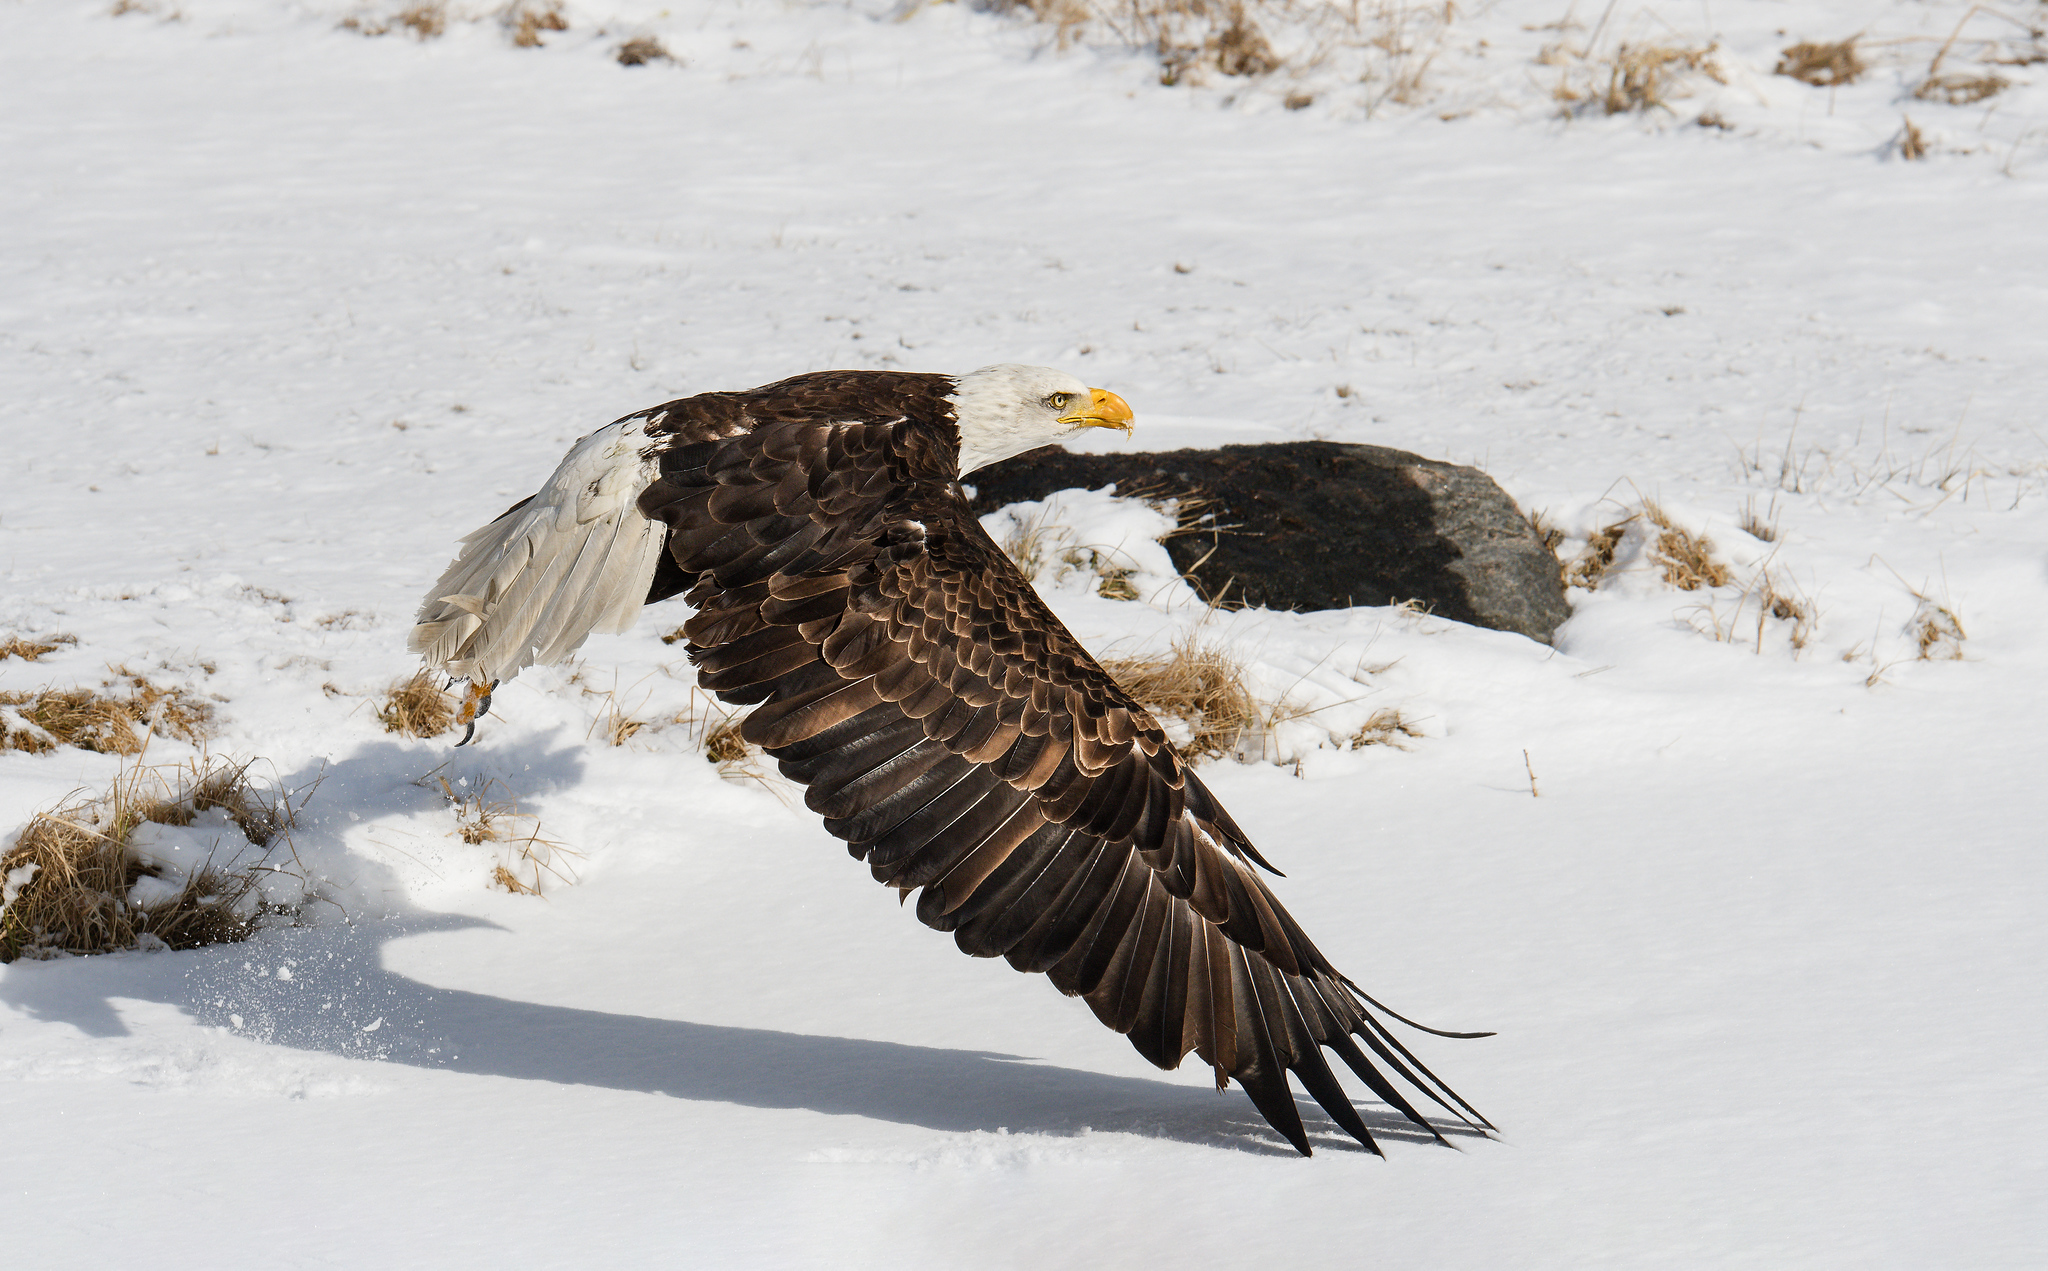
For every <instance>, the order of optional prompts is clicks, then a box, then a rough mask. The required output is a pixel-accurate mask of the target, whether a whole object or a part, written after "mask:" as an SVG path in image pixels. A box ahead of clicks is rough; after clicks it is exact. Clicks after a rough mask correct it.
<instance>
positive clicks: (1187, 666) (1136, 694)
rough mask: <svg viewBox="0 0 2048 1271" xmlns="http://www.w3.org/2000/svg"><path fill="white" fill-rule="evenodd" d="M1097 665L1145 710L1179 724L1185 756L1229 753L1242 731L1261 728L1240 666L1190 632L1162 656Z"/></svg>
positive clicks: (1194, 756) (1260, 721) (1106, 662)
mask: <svg viewBox="0 0 2048 1271" xmlns="http://www.w3.org/2000/svg"><path fill="white" fill-rule="evenodd" d="M1102 669H1103V670H1105V671H1108V672H1109V674H1110V678H1112V679H1114V680H1115V681H1116V682H1117V683H1118V684H1120V685H1122V686H1123V690H1124V691H1125V692H1126V693H1129V694H1130V695H1131V696H1132V697H1133V698H1135V699H1137V701H1138V703H1139V704H1140V705H1142V706H1144V707H1145V708H1146V709H1147V710H1150V711H1151V712H1153V713H1154V714H1155V715H1162V716H1166V717H1168V718H1171V719H1175V720H1178V721H1180V723H1181V724H1182V725H1183V726H1185V728H1186V729H1187V733H1188V740H1187V741H1186V742H1185V743H1183V744H1181V745H1180V746H1179V750H1180V753H1181V755H1182V756H1183V757H1184V758H1186V759H1188V760H1190V761H1194V760H1199V759H1217V758H1222V757H1223V756H1226V755H1230V754H1234V753H1235V752H1236V750H1237V746H1238V742H1239V740H1240V739H1242V738H1243V737H1244V735H1245V733H1246V732H1247V731H1252V730H1257V729H1260V728H1263V727H1264V720H1263V719H1262V717H1261V716H1260V714H1259V706H1258V703H1257V701H1256V700H1254V699H1253V697H1252V694H1251V690H1250V689H1249V688H1247V687H1246V686H1245V677H1244V667H1243V666H1242V665H1241V664H1240V663H1238V662H1237V661H1236V660H1235V659H1234V658H1232V657H1230V656H1229V655H1228V654H1226V653H1224V652H1222V651H1221V650H1219V649H1215V648H1211V647H1209V646H1206V645H1202V644H1200V643H1198V642H1197V641H1196V640H1195V638H1194V637H1193V636H1192V635H1186V636H1182V637H1180V638H1178V639H1176V640H1175V641H1174V643H1173V647H1172V649H1171V651H1170V652H1169V653H1168V654H1167V655H1166V656H1165V657H1156V658H1112V659H1108V660H1106V661H1104V662H1103V664H1102Z"/></svg>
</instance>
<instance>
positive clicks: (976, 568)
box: [640, 375, 1490, 1153]
mask: <svg viewBox="0 0 2048 1271" xmlns="http://www.w3.org/2000/svg"><path fill="white" fill-rule="evenodd" d="M897 380H900V381H902V383H901V384H900V385H895V388H897V389H900V392H899V391H893V390H892V391H891V392H886V393H882V394H881V395H880V397H879V399H877V397H876V393H875V385H876V384H877V379H876V378H875V377H873V376H867V377H862V378H860V379H858V380H854V379H850V378H849V379H847V380H845V381H841V383H842V384H843V385H844V386H851V385H854V384H860V385H862V386H864V390H865V393H866V395H865V396H864V397H862V398H861V399H860V400H856V401H840V400H838V398H836V397H835V396H834V392H835V388H834V385H833V383H832V380H831V377H830V376H829V375H821V376H807V377H800V378H799V379H798V380H795V381H786V382H785V384H784V385H776V386H770V389H768V390H757V394H758V395H759V397H758V402H759V403H760V404H750V403H748V402H745V401H741V400H740V397H741V395H732V397H733V400H732V401H728V402H716V403H709V404H708V405H704V404H702V403H705V399H703V398H696V399H690V400H689V401H688V402H684V403H674V404H672V408H671V409H672V411H673V417H672V418H662V417H661V416H659V415H658V414H656V413H655V412H650V415H651V416H654V418H655V424H656V425H657V426H658V427H660V428H665V429H667V431H668V432H669V434H670V435H671V437H672V443H671V444H670V445H669V446H668V448H667V449H666V450H665V451H664V452H662V453H661V454H660V456H659V462H660V469H661V476H660V477H659V479H658V480H657V481H655V483H654V484H653V485H652V486H651V487H650V488H649V489H648V490H647V491H646V492H645V494H643V495H642V496H641V500H640V507H641V509H642V510H643V511H644V512H645V513H646V515H648V516H649V517H651V518H653V519H656V520H660V521H665V522H667V524H668V525H669V527H670V532H669V539H668V550H669V554H670V557H671V558H672V560H673V562H674V565H675V567H676V573H674V574H669V575H665V577H668V578H669V579H670V584H669V585H670V587H671V588H673V586H674V585H675V584H678V583H681V582H683V581H684V580H694V585H692V586H691V587H690V591H689V595H688V599H689V601H690V603H691V604H692V605H694V606H695V607H696V610H697V612H696V613H695V614H694V615H693V616H692V617H691V618H690V620H689V621H688V622H687V623H686V624H685V626H684V632H685V634H686V636H687V638H688V640H689V648H690V656H691V658H692V660H693V661H695V662H696V664H697V667H698V676H699V679H700V682H701V683H703V685H704V686H705V687H706V688H708V689H710V690H712V691H713V692H715V693H717V694H718V695H719V697H721V698H722V699H724V700H725V701H727V702H730V703H734V704H737V705H746V706H752V707H753V708H754V709H753V711H752V713H751V714H749V715H748V716H747V718H746V721H745V723H744V724H743V725H742V729H741V731H742V735H743V736H745V737H746V739H747V740H748V741H750V742H753V743H755V744H757V745H759V746H761V747H762V748H763V749H764V750H766V751H767V752H768V753H769V754H771V755H773V756H775V757H776V759H777V760H778V761H779V763H780V766H781V769H782V772H783V774H784V775H785V776H787V777H789V778H790V779H791V780H793V781H797V782H800V783H802V784H803V785H804V786H805V787H806V791H805V802H806V803H807V804H808V806H809V807H810V808H811V809H812V810H813V811H815V812H817V813H819V814H820V815H821V816H823V817H824V818H825V827H826V828H827V829H828V830H829V831H831V833H833V834H834V835H836V836H837V837H839V838H841V839H843V840H845V841H846V844H847V850H848V851H849V852H851V853H852V854H853V855H854V856H855V857H856V858H859V859H862V860H865V861H866V862H867V863H868V866H869V868H870V869H871V870H872V871H873V873H874V876H875V879H876V880H877V881H878V882H882V883H886V884H889V885H891V886H894V887H899V888H903V889H905V891H906V893H907V891H908V890H909V889H912V888H919V889H922V890H921V892H920V894H919V897H918V903H917V915H918V917H919V919H920V920H922V921H923V922H925V923H926V924H927V925H929V926H932V927H935V928H937V929H939V930H942V931H950V932H952V933H953V937H954V940H955V942H956V943H958V945H959V946H960V948H961V950H962V951H964V952H966V953H969V954H972V955H974V956H976V957H996V956H1001V957H1003V958H1005V959H1006V960H1008V962H1009V963H1010V965H1011V966H1013V967H1015V968H1017V969H1018V970H1020V971H1043V972H1045V973H1046V975H1047V976H1048V977H1049V978H1050V979H1051V980H1052V982H1053V983H1054V984H1055V985H1056V986H1058V988H1059V989H1060V991H1061V992H1063V993H1067V994H1069V995H1073V996H1079V997H1081V998H1083V999H1084V1000H1086V1001H1087V1003H1088V1005H1089V1007H1090V1008H1091V1009H1093V1010H1094V1012H1095V1014H1096V1016H1097V1017H1098V1018H1099V1019H1101V1020H1102V1022H1103V1023H1105V1024H1107V1025H1108V1026H1109V1027H1111V1028H1113V1029H1115V1030H1116V1031H1118V1032H1120V1033H1124V1034H1126V1035H1128V1036H1129V1037H1130V1039H1131V1043H1132V1045H1134V1046H1135V1047H1136V1048H1137V1049H1138V1052H1139V1053H1140V1054H1142V1055H1144V1056H1145V1058H1147V1059H1149V1060H1151V1061H1152V1062H1153V1063H1154V1064H1157V1065H1158V1066H1160V1067H1161V1068H1174V1067H1177V1066H1178V1065H1179V1064H1180V1061H1181V1060H1182V1059H1183V1058H1184V1057H1185V1056H1186V1055H1187V1054H1188V1052H1189V1051H1194V1052H1195V1053H1197V1054H1199V1055H1200V1056H1201V1057H1202V1059H1203V1060H1205V1061H1206V1062H1208V1063H1209V1064H1210V1065H1211V1066H1212V1068H1213V1069H1214V1070H1215V1072H1216V1074H1217V1081H1218V1084H1219V1086H1220V1085H1222V1084H1223V1083H1224V1082H1225V1080H1226V1078H1235V1079H1236V1080H1237V1081H1238V1083H1239V1084H1240V1085H1242V1086H1243V1087H1244V1088H1245V1091H1246V1093H1248V1094H1249V1095H1250V1096H1251V1098H1252V1101H1253V1103H1254V1104H1255V1105H1256V1106H1257V1107H1258V1109H1259V1111H1260V1112H1261V1113H1262V1114H1263V1115H1264V1116H1265V1118H1266V1119H1267V1120H1268V1121H1269V1122H1271V1123H1272V1124H1273V1126H1274V1127H1275V1128H1276V1129H1278V1130H1279V1131H1280V1132H1281V1133H1282V1134H1283V1135H1285V1136H1286V1137H1287V1139H1288V1141H1289V1142H1291V1143H1293V1144H1294V1146H1295V1147H1296V1148H1297V1149H1298V1150H1300V1151H1301V1152H1303V1153H1307V1152H1308V1151H1309V1142H1308V1137H1307V1134H1306V1133H1305V1131H1304V1130H1303V1127H1302V1122H1301V1117H1300V1115H1299V1113H1298V1112H1297V1110H1296V1108H1295V1104H1294V1098H1293V1094H1292V1091H1291V1090H1290V1089H1289V1086H1288V1083H1287V1077H1286V1074H1287V1072H1289V1071H1292V1072H1293V1073H1294V1074H1295V1075H1296V1076H1297V1077H1298V1078H1299V1079H1300V1080H1301V1083H1302V1085H1303V1086H1304V1087H1305V1088H1306V1089H1307V1090H1308V1092H1309V1094H1310V1095H1312V1096H1313V1097H1314V1098H1315V1100H1316V1102H1317V1103H1319V1104H1321V1105H1322V1107H1323V1108H1324V1110H1325V1111H1327V1112H1328V1113H1329V1115H1330V1116H1331V1117H1332V1118H1333V1119H1334V1120H1335V1121H1336V1122H1337V1123H1338V1124H1339V1125H1340V1126H1342V1127H1343V1128H1344V1129H1345V1130H1347V1131H1348V1132H1350V1133H1351V1134H1352V1135H1353V1136H1354V1137H1355V1138H1357V1139H1358V1141H1359V1142H1360V1143H1362V1144H1364V1145H1365V1146H1366V1147H1367V1148H1369V1149H1372V1150H1373V1151H1378V1150H1379V1149H1378V1147H1377V1145H1375V1144H1374V1142H1373V1139H1372V1135H1371V1133H1370V1132H1369V1131H1368V1130H1367V1128H1366V1126H1365V1124H1364V1122H1363V1121H1362V1120H1361V1119H1360V1117H1359V1115H1358V1113H1357V1111H1356V1110H1355V1109H1354V1108H1353V1107H1352V1104H1351V1101H1350V1098H1349V1097H1348V1096H1347V1095H1346V1094H1345V1092H1344V1090H1343V1088H1342V1086H1341V1085H1340V1084H1339V1083H1338V1081H1337V1079H1336V1077H1335V1076H1334V1074H1333V1073H1332V1071H1331V1069H1330V1067H1329V1065H1328V1063H1327V1062H1326V1061H1325V1060H1324V1058H1323V1055H1322V1048H1324V1047H1327V1048H1329V1049H1330V1050H1332V1051H1334V1052H1335V1053H1336V1054H1337V1055H1338V1056H1339V1057H1340V1058H1342V1059H1343V1060H1344V1061H1345V1063H1346V1064H1347V1065H1348V1066H1349V1067H1350V1068H1351V1069H1352V1071H1353V1072H1355V1073H1357V1074H1358V1076H1359V1078H1360V1080H1362V1081H1364V1082H1365V1084H1366V1085H1367V1086H1369V1087H1370V1088H1371V1089H1372V1091H1373V1092H1374V1093H1375V1094H1377V1095H1378V1096H1379V1097H1380V1098H1382V1099H1384V1100H1385V1101H1386V1102H1387V1103H1389V1104H1390V1105H1392V1106H1393V1107H1395V1108H1398V1109H1399V1110H1400V1111H1401V1112H1402V1113H1403V1114H1404V1115H1406V1116H1407V1117H1408V1118H1409V1119H1410V1120H1411V1121H1413V1122H1414V1123H1415V1124H1417V1125H1418V1126H1421V1127H1422V1128H1424V1129H1426V1130H1428V1131H1429V1132H1430V1133H1431V1134H1432V1135H1436V1136H1437V1137H1438V1138H1439V1139H1441V1135H1439V1134H1438V1133H1437V1131H1436V1129H1435V1128H1434V1127H1432V1126H1431V1125H1430V1124H1429V1123H1428V1122H1427V1121H1426V1120H1425V1119H1424V1118H1423V1117H1422V1115H1421V1114H1420V1113H1419V1112H1418V1111H1417V1110H1416V1109H1415V1107H1414V1106H1413V1105H1412V1104H1411V1102H1410V1101H1409V1100H1408V1099H1407V1098H1406V1097H1405V1096H1404V1095H1403V1094H1402V1092H1401V1090H1400V1088H1399V1087H1397V1086H1396V1085H1395V1084H1394V1083H1393V1082H1392V1081H1391V1080H1389V1078H1388V1077H1387V1075H1386V1073H1387V1072H1391V1073H1392V1074H1394V1075H1396V1076H1398V1077H1400V1078H1401V1079H1402V1080H1403V1081H1405V1082H1406V1083H1407V1084H1408V1085H1410V1086H1411V1087H1413V1088H1414V1089H1416V1090H1418V1091H1420V1092H1421V1093H1422V1094H1423V1095H1425V1096H1426V1097H1428V1098H1429V1099H1431V1100H1433V1101H1434V1102H1436V1103H1437V1104H1438V1105H1439V1106H1441V1107H1443V1108H1444V1109H1445V1110H1446V1111H1449V1112H1451V1113H1452V1114H1453V1115H1454V1116H1457V1117H1458V1118H1459V1119H1460V1120H1462V1121H1465V1122H1466V1123H1467V1124H1468V1125H1477V1126H1488V1123H1487V1122H1486V1121H1485V1119H1484V1118H1482V1117H1480V1116H1479V1114H1478V1113H1477V1112H1476V1111H1474V1110H1473V1109H1472V1108H1471V1107H1470V1105H1468V1104H1466V1103H1465V1102H1464V1100H1462V1099H1460V1098H1459V1097H1458V1096H1457V1095H1456V1094H1455V1093H1454V1092H1453V1091H1451V1090H1450V1089H1449V1088H1448V1087H1446V1086H1445V1085H1444V1084H1443V1083H1442V1082H1441V1081H1439V1080H1438V1079H1437V1078H1436V1077H1435V1075H1434V1074H1432V1073H1431V1072H1430V1071H1429V1070H1428V1069H1427V1068H1425V1067H1424V1066H1423V1065H1422V1064H1421V1063H1419V1062H1418V1061H1417V1060H1416V1059H1415V1057H1414V1056H1413V1055H1411V1054H1410V1053H1409V1052H1408V1051H1407V1049H1405V1048H1404V1047H1403V1046H1402V1045H1401V1043H1400V1042H1399V1041H1398V1040H1396V1039H1395V1038H1394V1037H1393V1036H1392V1034H1391V1033H1390V1032H1389V1031H1388V1029H1387V1028H1386V1026H1385V1025H1384V1024H1382V1023H1381V1021H1380V1020H1379V1019H1378V1018H1376V1017H1375V1015H1374V1014H1373V1011H1374V1010H1378V1011H1380V1012H1382V1013H1386V1014H1388V1015H1391V1012H1385V1008H1383V1007H1380V1006H1379V1005H1378V1003H1376V1002H1373V1001H1372V1000H1371V999H1370V998H1366V997H1364V996H1363V995H1362V994H1360V993H1358V992H1357V990H1356V987H1355V986H1354V985H1352V984H1351V982H1350V981H1349V980H1347V979H1345V977H1343V976H1342V975H1341V974H1339V973H1338V972H1337V970H1336V969H1335V968H1334V967H1333V966H1332V965H1331V964H1330V963H1329V961H1328V959H1326V958H1325V957H1324V956H1323V955H1322V953H1321V952H1320V951H1319V950H1318V949H1317V948H1316V947H1315V945H1314V944H1313V943H1312V942H1311V941H1310V940H1309V939H1308V937H1307V935H1306V934H1304V933H1303V932H1302V930H1301V928H1300V926H1299V925H1298V924H1297V923H1296V922H1295V921H1294V919H1293V918H1292V917H1291V916H1290V915H1289V914H1288V913H1287V911H1286V909H1285V908H1283V907H1282V906H1281V904H1280V902H1279V901H1278V900H1277V899H1276V898H1275V897H1274V896H1273V894H1272V892H1271V890H1270V889H1269V888H1268V887H1267V886H1266V884H1265V882H1264V881H1263V880H1262V879H1261V878H1260V877H1259V876H1258V874H1257V872H1256V871H1255V870H1254V869H1253V868H1252V865H1253V863H1254V862H1256V863H1258V864H1264V862H1263V860H1261V858H1260V857H1259V856H1258V854H1257V852H1256V851H1255V850H1254V849H1253V847H1252V845H1251V843H1250V842H1249V840H1248V839H1247V838H1246V837H1245V835H1244V833H1243V831H1242V830H1240V829H1239V828H1238V827H1237V825H1236V824H1235V823H1234V822H1233V821H1232V820H1231V818H1230V815H1229V814H1228V813H1227V812H1225V811H1224V810H1223V808H1222V807H1221V806H1220V805H1219V804H1218V803H1217V802H1216V800H1215V799H1214V798H1213V797H1212V796H1211V795H1210V793H1209V791H1208V789H1207V788H1206V787H1205V786H1204V785H1203V784H1202V782H1201V779H1200V778H1199V777H1197V776H1196V775H1195V773H1194V772H1193V771H1191V770H1190V769H1189V768H1188V767H1187V766H1186V764H1185V763H1184V762H1183V761H1182V760H1181V758H1180V757H1179V755H1177V754H1176V753H1175V752H1174V749H1173V747H1172V746H1171V745H1170V744H1169V743H1168V742H1167V740H1166V737H1165V735H1164V733H1163V732H1162V731H1161V730H1160V728H1159V725H1158V723H1157V722H1156V721H1155V720H1154V719H1153V718H1152V716H1151V715H1150V714H1149V713H1147V712H1146V711H1145V709H1144V708H1143V707H1141V706H1140V705H1138V703H1137V702H1136V701H1134V700H1133V699H1132V698H1131V697H1130V695H1129V694H1127V693H1125V692H1124V691H1123V690H1122V689H1121V688H1120V687H1118V685H1117V684H1116V682H1115V681H1114V680H1112V679H1111V678H1110V677H1109V675H1108V674H1107V673H1106V672H1104V671H1103V669H1102V668H1101V666H1100V665H1098V664H1097V663H1096V661H1095V659H1094V658H1092V657H1090V656H1089V654H1088V652H1087V650H1086V649H1084V648H1082V647H1081V645H1080V643H1079V642H1078V641H1077V640H1075V639H1074V637H1073V636H1072V635H1071V634H1070V633H1069V632H1068V631H1067V630H1066V628H1065V627H1064V626H1063V625H1061V623H1060V622H1059V620H1058V619H1057V618H1056V617H1054V616H1053V614H1052V612H1051V611H1050V610H1049V609H1048V608H1047V607H1046V606H1045V604H1044V602H1043V601H1042V600H1040V599H1039V597H1038V595H1037V593H1035V592H1034V591H1033V590H1032V589H1031V587H1030V584H1029V583H1027V582H1026V581H1025V579H1024V578H1023V576H1022V575H1021V574H1020V573H1019V572H1018V570H1017V568H1016V566H1015V565H1014V564H1013V563H1012V562H1011V561H1010V560H1009V558H1008V557H1007V556H1006V555H1004V553H1003V552H1002V550H1001V549H1000V548H998V547H997V546H996V545H995V543H994V542H992V541H991V540H990V539H989V538H988V536H987V535H986V534H985V533H984V532H983V531H982V529H981V527H980V525H979V523H978V522H977V521H976V520H975V519H974V517H973V516H972V515H971V514H970V513H969V512H968V510H967V506H966V504H965V502H964V500H962V499H961V497H960V495H959V493H958V491H957V489H956V488H955V484H954V479H955V472H954V469H953V464H954V460H953V457H952V456H953V455H954V454H956V453H957V445H958V443H957V434H955V433H954V432H953V431H952V424H951V420H950V415H949V414H948V413H947V406H946V403H945V401H944V398H943V396H942V393H943V391H944V389H945V388H947V387H950V384H949V382H947V381H944V380H942V379H940V378H939V377H923V376H908V375H905V376H899V377H884V386H885V387H888V386H889V382H891V381H897ZM926 380H932V381H936V383H933V384H924V383H921V382H920V381H926ZM773 390H782V393H781V394H780V395H776V394H775V393H774V392H773ZM792 395H793V396H794V397H796V398H798V399H800V400H802V401H803V403H804V404H803V406H802V408H800V409H787V408H786V403H787V402H789V401H790V400H791V397H792ZM713 396H719V395H713ZM770 403H772V404H774V405H775V406H776V407H778V409H768V408H767V406H768V404H770ZM685 408H688V409H687V410H686V409H685ZM743 430H744V431H743ZM653 431H656V428H654V427H651V428H650V432H653ZM656 592H657V593H662V592H663V583H662V579H661V578H657V580H656ZM1393 1018H1397V1019H1398V1018H1400V1017H1398V1016H1393ZM1403 1022H1404V1023H1405V1022H1409V1021H1405V1020H1404V1021H1403ZM1417 1027H1420V1026H1417ZM1426 1031H1434V1030H1426ZM1450 1035H1452V1036H1461V1035H1483V1034H1450ZM1361 1043H1363V1047H1362V1048H1361ZM1367 1051H1370V1052H1371V1054H1370V1055H1368V1054H1367V1053H1366V1052H1367ZM1375 1060H1377V1063H1375ZM1383 1068H1384V1071H1383ZM1453 1104H1455V1105H1456V1106H1455V1107H1453V1106H1452V1105H1453ZM1488 1128H1490V1126H1488Z"/></svg>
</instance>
